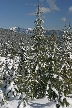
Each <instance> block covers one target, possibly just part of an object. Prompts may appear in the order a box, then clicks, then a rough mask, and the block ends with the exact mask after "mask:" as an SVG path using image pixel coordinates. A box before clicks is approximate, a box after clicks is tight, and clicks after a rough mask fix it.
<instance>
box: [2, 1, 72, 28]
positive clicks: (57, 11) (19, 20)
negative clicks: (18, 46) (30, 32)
mask: <svg viewBox="0 0 72 108" xmlns="http://www.w3.org/2000/svg"><path fill="white" fill-rule="evenodd" d="M37 1H38V0H0V28H9V27H14V26H19V27H23V28H34V20H35V19H36V16H35V15H34V12H35V11H36V4H37ZM40 3H41V8H40V9H41V11H42V12H43V14H42V19H43V20H44V24H43V27H44V28H45V29H61V30H62V29H63V27H64V25H65V24H67V26H68V24H69V22H70V23H71V25H72V0H40Z"/></svg>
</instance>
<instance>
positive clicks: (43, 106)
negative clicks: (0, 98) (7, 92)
mask: <svg viewBox="0 0 72 108" xmlns="http://www.w3.org/2000/svg"><path fill="white" fill-rule="evenodd" d="M68 101H69V103H70V106H69V107H60V108H72V98H68ZM17 106H18V101H17V100H12V101H9V104H8V105H4V106H1V107H0V108H17ZM20 108H23V106H21V107H20ZM25 108H56V106H55V103H54V102H49V101H48V99H47V98H43V99H36V100H34V101H31V102H29V103H28V104H27V106H26V107H25Z"/></svg>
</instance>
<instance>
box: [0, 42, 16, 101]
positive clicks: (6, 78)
mask: <svg viewBox="0 0 72 108" xmlns="http://www.w3.org/2000/svg"><path fill="white" fill-rule="evenodd" d="M9 45H10V44H9V43H8V42H6V43H5V49H4V50H5V51H4V52H5V53H4V55H5V61H4V64H3V71H2V88H3V91H4V93H5V96H6V98H7V99H10V98H11V97H14V96H16V90H15V89H16V88H17V87H16V86H15V83H14V79H15V70H16V69H15V60H14V57H15V55H14V54H13V52H12V53H11V50H12V49H13V45H12V46H9Z"/></svg>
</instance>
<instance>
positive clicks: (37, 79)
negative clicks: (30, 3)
mask: <svg viewBox="0 0 72 108" xmlns="http://www.w3.org/2000/svg"><path fill="white" fill-rule="evenodd" d="M41 13H42V12H41V11H40V4H39V0H38V5H37V12H36V17H37V19H36V20H35V21H34V23H35V28H34V29H33V36H32V45H31V48H30V53H29V62H30V64H29V67H30V69H29V70H30V83H31V87H30V88H31V93H32V98H42V97H44V96H45V90H46V59H47V57H48V54H47V51H48V50H47V48H48V47H47V39H46V37H45V35H44V33H45V30H44V28H43V27H42V22H43V20H42V19H41Z"/></svg>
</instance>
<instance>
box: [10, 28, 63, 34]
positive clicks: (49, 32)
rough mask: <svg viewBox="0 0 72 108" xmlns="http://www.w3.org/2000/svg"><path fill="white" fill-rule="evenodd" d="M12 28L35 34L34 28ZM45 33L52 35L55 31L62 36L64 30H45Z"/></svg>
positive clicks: (15, 30) (20, 31)
mask: <svg viewBox="0 0 72 108" xmlns="http://www.w3.org/2000/svg"><path fill="white" fill-rule="evenodd" d="M10 30H12V31H14V32H19V33H24V34H29V35H32V34H33V29H32V28H27V29H25V28H20V27H12V28H10ZM45 31H46V32H45V35H46V36H48V35H51V34H53V33H55V34H56V35H57V36H61V35H62V33H63V32H62V31H61V30H45Z"/></svg>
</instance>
